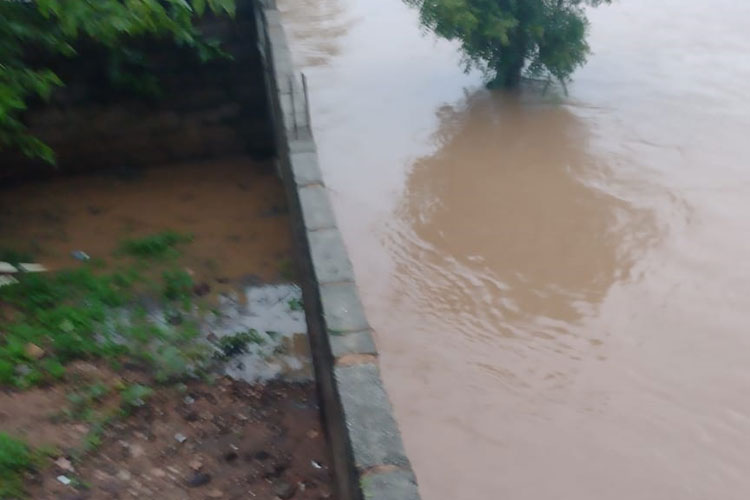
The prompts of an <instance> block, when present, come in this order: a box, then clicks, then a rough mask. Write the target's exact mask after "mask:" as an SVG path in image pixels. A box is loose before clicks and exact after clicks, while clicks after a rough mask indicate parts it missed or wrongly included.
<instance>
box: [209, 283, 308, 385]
mask: <svg viewBox="0 0 750 500" xmlns="http://www.w3.org/2000/svg"><path fill="white" fill-rule="evenodd" d="M244 292H245V293H244V297H238V296H237V295H234V296H231V295H230V296H227V295H225V296H222V297H220V299H219V303H220V306H219V311H218V314H215V315H214V316H213V318H211V319H209V321H207V322H206V323H205V325H204V332H205V333H206V335H208V336H213V337H215V340H216V339H221V338H222V337H224V338H226V337H232V336H236V335H237V334H239V333H243V332H252V335H251V336H252V339H253V340H252V341H251V342H248V343H247V345H246V346H245V347H244V349H245V351H246V352H242V353H240V354H237V355H235V356H233V357H232V358H231V359H230V360H229V362H228V363H227V365H226V368H225V373H226V374H227V375H229V376H230V377H232V378H235V379H239V380H245V381H247V382H258V381H265V380H271V379H276V378H283V379H286V380H308V379H312V377H313V374H312V365H311V359H310V349H309V346H308V342H307V323H306V322H305V313H304V311H303V310H302V290H300V288H299V287H298V286H297V285H294V284H278V285H262V286H255V287H248V288H246V289H245V291H244Z"/></svg>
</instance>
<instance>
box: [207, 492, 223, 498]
mask: <svg viewBox="0 0 750 500" xmlns="http://www.w3.org/2000/svg"><path fill="white" fill-rule="evenodd" d="M206 496H207V497H208V498H221V497H223V496H224V493H223V492H222V491H221V490H210V491H208V492H207V493H206Z"/></svg>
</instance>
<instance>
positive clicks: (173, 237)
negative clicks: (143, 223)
mask: <svg viewBox="0 0 750 500" xmlns="http://www.w3.org/2000/svg"><path fill="white" fill-rule="evenodd" d="M191 241H193V236H192V235H191V234H185V233H178V232H175V231H163V232H161V233H157V234H153V235H150V236H146V237H144V238H137V239H129V240H125V241H123V242H122V244H121V245H120V251H121V253H123V254H125V255H130V256H132V257H139V258H149V259H155V258H166V257H175V256H177V255H179V252H178V251H177V246H178V245H180V244H183V243H190V242H191Z"/></svg>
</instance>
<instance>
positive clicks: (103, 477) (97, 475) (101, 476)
mask: <svg viewBox="0 0 750 500" xmlns="http://www.w3.org/2000/svg"><path fill="white" fill-rule="evenodd" d="M94 479H96V480H97V481H102V482H103V481H109V480H111V479H112V476H110V475H109V474H107V473H106V472H104V471H101V470H95V471H94Z"/></svg>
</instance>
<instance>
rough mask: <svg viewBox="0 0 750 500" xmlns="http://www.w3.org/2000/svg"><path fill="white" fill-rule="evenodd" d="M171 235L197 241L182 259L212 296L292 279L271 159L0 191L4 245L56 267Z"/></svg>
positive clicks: (285, 217)
mask: <svg viewBox="0 0 750 500" xmlns="http://www.w3.org/2000/svg"><path fill="white" fill-rule="evenodd" d="M165 230H175V231H180V232H184V233H190V234H192V235H193V236H194V239H193V241H192V243H191V245H190V248H189V251H188V252H186V253H185V255H184V256H183V257H182V259H181V262H180V263H181V264H182V265H184V267H186V268H188V269H190V271H191V272H192V273H193V279H194V281H195V282H196V283H199V284H202V283H205V284H206V285H208V288H207V289H206V288H205V287H204V289H206V290H210V292H211V293H213V294H218V293H220V292H225V291H228V290H232V289H237V288H238V287H241V286H245V285H248V284H253V283H259V282H279V281H289V280H291V279H293V277H294V276H293V269H292V265H291V261H290V255H291V233H290V230H289V222H288V215H287V208H286V201H285V197H284V192H283V187H282V185H281V182H280V181H279V179H278V178H277V176H276V175H275V173H274V171H273V167H272V165H271V164H270V163H263V164H258V163H256V162H254V161H252V160H250V159H248V158H233V159H227V160H218V161H217V160H214V161H211V162H198V163H190V164H180V165H168V166H164V167H159V168H153V169H149V170H143V171H140V170H127V169H123V170H117V171H108V172H103V173H98V174H94V175H81V176H76V177H71V178H62V179H54V180H50V181H45V182H39V183H27V184H23V185H20V186H12V187H5V188H3V187H0V248H11V249H14V250H17V251H23V252H26V253H30V254H32V255H34V256H35V257H36V259H37V261H38V262H40V263H41V264H43V265H45V266H46V267H48V268H49V269H52V270H55V269H62V268H68V267H71V266H73V265H75V264H76V261H75V260H74V259H73V257H72V256H71V253H72V252H74V251H76V250H81V251H83V252H86V254H88V255H89V256H90V257H91V258H101V259H105V258H107V257H109V256H110V255H112V254H113V253H115V251H116V250H117V249H118V247H119V245H120V244H121V242H122V241H123V240H124V239H128V238H138V237H142V236H145V235H149V234H153V233H157V232H160V231H165Z"/></svg>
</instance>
